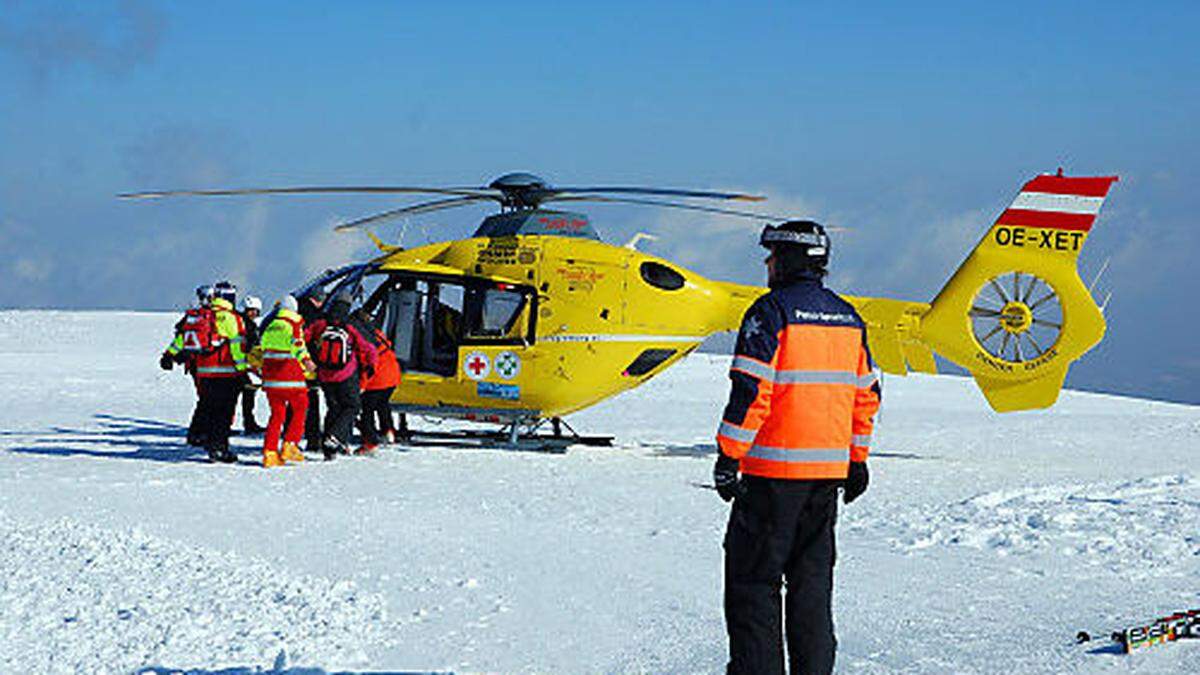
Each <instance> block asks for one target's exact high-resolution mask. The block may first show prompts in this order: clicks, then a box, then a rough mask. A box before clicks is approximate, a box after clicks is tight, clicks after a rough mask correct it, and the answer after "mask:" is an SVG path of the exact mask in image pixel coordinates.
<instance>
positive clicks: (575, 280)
mask: <svg viewBox="0 0 1200 675" xmlns="http://www.w3.org/2000/svg"><path fill="white" fill-rule="evenodd" d="M554 271H555V273H557V274H558V275H559V276H560V277H562V279H563V281H565V282H567V290H568V291H582V292H585V293H587V292H591V291H592V290H593V289H594V288H595V287H596V282H597V281H599V280H601V279H603V278H604V273H603V272H597V271H596V270H595V269H594V268H591V267H559V268H558V269H556V270H554Z"/></svg>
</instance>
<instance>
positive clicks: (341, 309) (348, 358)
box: [305, 295, 375, 461]
mask: <svg viewBox="0 0 1200 675" xmlns="http://www.w3.org/2000/svg"><path fill="white" fill-rule="evenodd" d="M350 302H351V298H350V296H349V295H338V296H337V297H336V298H334V299H333V301H332V302H330V303H329V310H328V311H327V312H326V313H325V318H323V319H318V320H317V322H316V323H314V324H313V325H311V326H309V327H308V328H307V329H306V330H305V336H306V339H307V341H308V342H309V343H315V344H316V345H317V350H316V353H315V354H313V360H314V361H316V364H317V379H318V380H320V382H321V393H322V394H323V395H324V396H325V406H326V408H327V412H326V413H325V438H324V439H323V440H322V446H321V449H322V451H323V452H324V454H325V460H326V461H329V460H331V459H333V458H334V457H336V456H337V455H338V454H350V435H351V433H353V429H354V420H356V419H358V411H359V409H360V407H361V405H362V403H361V398H360V396H359V388H358V387H359V373H360V372H363V373H365V374H366V375H367V377H368V378H370V377H371V376H372V375H374V374H375V348H374V347H372V346H371V343H370V342H367V340H366V338H364V337H363V336H362V334H361V333H359V332H358V329H356V328H355V327H354V326H353V325H351V324H350Z"/></svg>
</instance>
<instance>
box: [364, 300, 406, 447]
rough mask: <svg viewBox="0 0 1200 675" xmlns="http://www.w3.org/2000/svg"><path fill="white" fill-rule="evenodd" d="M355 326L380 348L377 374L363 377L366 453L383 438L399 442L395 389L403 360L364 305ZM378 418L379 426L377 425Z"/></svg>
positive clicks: (376, 367) (377, 351)
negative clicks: (393, 396)
mask: <svg viewBox="0 0 1200 675" xmlns="http://www.w3.org/2000/svg"><path fill="white" fill-rule="evenodd" d="M353 318H354V319H355V321H354V322H353V323H354V327H355V328H357V329H359V332H361V333H362V334H363V337H365V338H367V341H368V342H370V343H371V346H373V347H375V350H376V357H377V358H376V365H375V373H374V375H372V376H371V377H366V373H365V372H364V373H363V379H362V390H363V392H362V415H361V416H360V417H359V420H358V428H359V430H360V431H362V438H363V447H362V451H363V452H367V453H369V452H372V451H374V450H375V448H376V447H378V446H379V443H380V441H383V440H386V441H387V442H388V443H395V442H396V425H395V423H394V421H393V420H392V406H391V403H390V401H391V398H392V392H393V391H395V389H396V387H397V385H399V384H400V363H399V361H397V360H396V352H395V351H394V350H393V348H392V342H391V340H388V338H387V335H386V334H385V333H384V332H383V330H381V329H380V328H378V327H377V326H376V325H375V322H374V320H373V319H372V318H371V314H370V312H368V311H367V310H366V308H360V309H359V310H358V311H357V312H355V313H354V317H353ZM376 421H378V427H376Z"/></svg>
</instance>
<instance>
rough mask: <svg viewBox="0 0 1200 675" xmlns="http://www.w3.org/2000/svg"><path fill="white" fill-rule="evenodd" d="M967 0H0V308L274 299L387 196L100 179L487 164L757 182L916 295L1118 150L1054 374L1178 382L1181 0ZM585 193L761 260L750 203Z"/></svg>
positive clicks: (1190, 144) (648, 227)
mask: <svg viewBox="0 0 1200 675" xmlns="http://www.w3.org/2000/svg"><path fill="white" fill-rule="evenodd" d="M995 4H996V5H997V6H987V7H983V6H978V7H977V6H974V5H975V3H970V4H968V3H954V2H931V3H787V4H775V3H749V2H742V3H706V2H658V3H639V2H628V3H626V2H608V3H589V4H587V5H583V4H580V3H523V2H506V3H482V2H480V3H475V2H471V3H443V4H441V5H438V6H434V4H433V3H407V2H396V3H383V2H374V3H373V2H360V3H309V2H263V3H240V2H213V3H185V2H161V3H159V2H132V1H130V2H114V3H107V2H96V3H46V2H19V1H13V0H0V307H64V308H88V307H95V308H114V307H115V308H142V309H169V308H173V307H178V306H181V305H182V304H183V303H185V302H186V301H187V300H188V297H189V295H190V293H191V289H192V288H194V287H195V286H196V285H197V284H198V283H200V282H202V281H206V280H211V279H214V278H219V277H225V276H229V277H232V278H234V279H236V280H237V281H239V282H240V283H241V284H242V285H243V286H246V287H248V288H249V289H251V290H253V291H254V292H257V293H258V294H260V295H263V296H266V297H267V298H271V297H275V296H277V295H278V294H279V293H280V292H283V291H285V290H286V289H288V288H290V287H292V286H294V285H295V284H296V283H297V282H298V281H299V280H301V279H303V278H304V277H305V276H306V275H307V274H308V273H309V272H311V271H312V270H313V269H316V268H320V267H321V266H323V265H327V264H332V263H335V262H340V261H342V260H343V259H346V258H347V257H349V256H353V255H355V253H356V252H357V251H365V250H367V249H364V248H363V244H364V243H365V239H361V238H355V237H354V236H353V235H351V236H350V237H345V236H334V235H332V234H331V233H330V232H329V225H330V224H331V223H333V222H335V221H337V220H338V219H340V218H349V217H354V216H359V215H363V214H367V213H371V212H373V211H376V210H383V209H386V208H392V207H394V206H396V205H398V204H399V203H402V200H395V199H391V198H386V197H357V198H344V197H328V198H325V197H322V198H308V197H303V198H293V199H288V198H277V199H261V200H260V199H252V200H218V199H214V200H208V201H201V200H177V201H171V202H167V203H125V202H118V201H117V200H115V199H114V198H113V195H114V194H115V193H117V192H121V191H127V190H137V189H153V188H177V187H211V186H244V185H292V184H304V183H327V184H328V183H335V184H336V183H372V182H375V183H418V184H441V183H450V184H473V183H481V184H482V183H486V182H488V181H489V180H491V179H492V178H493V177H495V176H497V175H499V174H501V173H505V172H507V171H512V170H529V171H534V172H536V173H540V174H542V175H544V176H546V177H547V178H549V179H550V180H551V181H553V182H557V183H560V184H589V183H590V184H599V183H609V184H612V183H626V184H656V185H666V186H689V187H701V188H737V189H744V190H751V191H756V192H761V193H764V194H767V195H769V196H770V197H771V200H770V201H769V202H768V203H767V204H766V205H765V207H764V208H768V209H769V210H771V211H773V212H785V213H789V214H795V215H804V216H813V217H817V218H820V219H823V220H825V221H826V222H829V223H831V224H835V225H842V226H848V227H852V228H854V230H853V232H850V233H846V234H844V235H840V236H839V237H838V239H837V240H836V243H835V262H834V265H835V268H836V271H835V273H834V275H833V276H832V278H831V281H832V284H833V285H834V286H835V287H836V288H838V289H839V290H842V291H845V292H852V293H856V294H869V295H890V296H898V297H905V298H911V299H918V300H927V299H929V298H931V297H932V296H933V295H934V294H935V293H936V292H937V290H938V289H939V288H940V287H941V285H942V283H943V282H944V281H945V279H946V278H947V277H948V276H949V274H950V273H951V272H952V270H953V269H954V268H955V267H956V266H957V264H958V263H959V262H960V261H961V259H962V257H963V256H964V255H965V253H966V251H967V250H968V249H969V248H970V246H972V245H973V244H974V243H975V241H976V240H977V239H978V238H979V237H980V236H981V235H982V233H983V232H984V231H985V229H986V228H987V226H988V225H989V224H990V222H991V221H992V220H993V219H994V218H995V216H996V215H997V214H998V213H999V211H1000V210H1001V209H1002V208H1003V207H1004V206H1005V205H1006V204H1007V203H1008V201H1009V200H1011V198H1012V197H1013V195H1014V193H1015V192H1016V190H1017V189H1018V188H1019V186H1020V184H1021V183H1022V182H1023V181H1024V180H1026V179H1028V178H1029V177H1031V176H1033V175H1035V174H1037V173H1041V172H1046V171H1052V170H1054V169H1055V168H1057V167H1058V166H1063V167H1064V168H1065V169H1066V170H1067V172H1068V173H1069V174H1111V173H1116V174H1119V175H1120V176H1121V182H1120V183H1118V184H1117V185H1116V187H1115V188H1114V190H1113V193H1112V195H1111V197H1110V200H1109V202H1108V204H1107V205H1106V207H1105V210H1104V211H1103V212H1102V214H1101V217H1100V219H1099V221H1098V223H1097V225H1096V228H1095V230H1094V231H1093V236H1092V238H1091V240H1090V241H1089V244H1088V247H1087V248H1086V249H1085V251H1084V254H1083V256H1082V269H1083V271H1084V274H1085V278H1088V279H1089V280H1090V275H1091V274H1092V273H1094V271H1095V270H1096V269H1098V268H1099V266H1100V264H1101V263H1102V262H1103V261H1104V260H1105V259H1106V258H1109V257H1111V259H1112V264H1111V267H1110V269H1109V271H1108V272H1107V273H1106V275H1105V278H1104V279H1103V280H1102V281H1101V286H1100V287H1101V290H1102V292H1107V291H1112V292H1113V294H1114V295H1113V300H1112V302H1111V304H1110V305H1109V317H1110V326H1109V335H1108V336H1107V338H1106V339H1105V342H1103V343H1102V344H1101V345H1100V346H1099V347H1098V348H1097V349H1096V350H1094V351H1093V352H1092V353H1091V354H1089V355H1088V356H1087V357H1085V359H1084V361H1082V362H1081V363H1079V364H1077V365H1076V366H1075V368H1074V369H1073V370H1072V373H1071V376H1070V379H1069V380H1068V383H1069V385H1070V386H1074V387H1079V388H1086V389H1093V390H1104V391H1119V392H1128V393H1135V394H1139V395H1143V396H1151V397H1155V398H1167V399H1173V400H1182V401H1190V402H1193V403H1200V391H1198V390H1197V388H1196V387H1194V386H1192V382H1193V381H1194V380H1195V379H1196V377H1197V376H1198V375H1200V356H1197V354H1196V353H1195V352H1194V351H1192V344H1193V343H1194V339H1193V338H1192V334H1193V333H1194V332H1195V330H1196V328H1197V320H1196V318H1195V317H1194V314H1193V313H1192V312H1191V308H1192V307H1193V306H1194V305H1195V299H1194V294H1195V292H1196V290H1197V289H1200V284H1198V283H1197V281H1198V279H1197V276H1198V275H1197V271H1196V270H1197V265H1196V264H1195V258H1196V257H1197V254H1200V234H1197V228H1196V227H1195V226H1194V222H1193V221H1194V218H1193V214H1195V213H1197V212H1198V211H1200V196H1198V195H1200V191H1198V190H1197V189H1196V186H1197V185H1198V181H1197V179H1198V178H1200V161H1198V160H1197V157H1200V132H1198V131H1197V128H1196V123H1195V120H1196V119H1200V115H1198V113H1200V106H1198V103H1200V49H1197V48H1196V46H1195V33H1196V29H1197V26H1200V20H1198V19H1200V5H1197V4H1196V3H1188V2H1158V3H1144V4H1142V3H1117V2H1056V3H1036V2H1028V3H1024V2H1010V3H995ZM76 5H78V6H76ZM588 212H589V213H590V214H591V216H592V218H593V221H594V222H595V223H596V225H597V226H598V227H599V228H600V230H601V232H602V233H603V234H604V235H605V236H606V237H607V238H608V239H609V240H613V241H618V242H620V241H624V240H625V239H627V238H628V237H629V236H630V235H632V234H633V233H634V232H637V231H640V230H644V231H647V232H652V233H654V234H656V235H659V236H660V237H661V238H660V239H659V240H658V241H655V242H652V243H650V244H647V245H645V248H647V249H648V250H651V251H653V252H655V253H658V254H661V255H664V256H665V257H668V258H670V259H672V260H676V261H678V262H679V263H681V264H684V265H687V266H689V267H691V268H693V269H696V270H697V271H699V272H701V273H703V274H706V275H708V276H711V277H715V278H721V279H730V280H735V281H741V282H749V283H753V282H760V281H761V275H762V265H761V262H760V261H761V257H762V256H761V254H760V252H759V251H758V250H757V248H756V246H755V244H754V239H755V226H753V225H748V224H746V223H741V222H736V221H735V222H729V221H726V220H719V219H708V218H690V217H681V216H679V215H678V214H674V213H662V212H658V211H649V210H645V209H640V210H635V209H625V208H617V207H611V206H610V207H599V206H598V207H593V208H589V209H588ZM485 213H486V210H484V209H476V210H470V209H467V210H463V211H460V212H446V213H443V214H437V215H432V216H426V217H423V218H422V219H419V220H414V221H413V222H412V223H411V224H410V226H409V229H408V231H407V235H406V239H405V243H408V244H417V243H421V242H422V241H424V240H425V239H427V238H441V237H450V236H462V235H465V234H468V233H469V232H470V231H471V230H472V229H473V227H474V225H475V223H476V222H477V221H478V219H479V218H480V217H481V216H482V215H484V214H485ZM384 232H385V233H386V234H390V235H391V236H393V237H394V236H395V235H396V230H395V229H390V230H385V231H384Z"/></svg>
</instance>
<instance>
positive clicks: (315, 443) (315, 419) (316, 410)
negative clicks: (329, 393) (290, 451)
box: [304, 381, 321, 452]
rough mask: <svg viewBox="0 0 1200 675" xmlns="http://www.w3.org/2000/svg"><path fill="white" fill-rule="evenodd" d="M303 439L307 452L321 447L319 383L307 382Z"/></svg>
mask: <svg viewBox="0 0 1200 675" xmlns="http://www.w3.org/2000/svg"><path fill="white" fill-rule="evenodd" d="M304 440H305V442H306V443H307V444H308V451H309V452H316V451H317V450H320V449H321V385H319V384H317V383H316V382H315V381H311V382H309V383H308V412H307V413H306V415H305V417H304Z"/></svg>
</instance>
